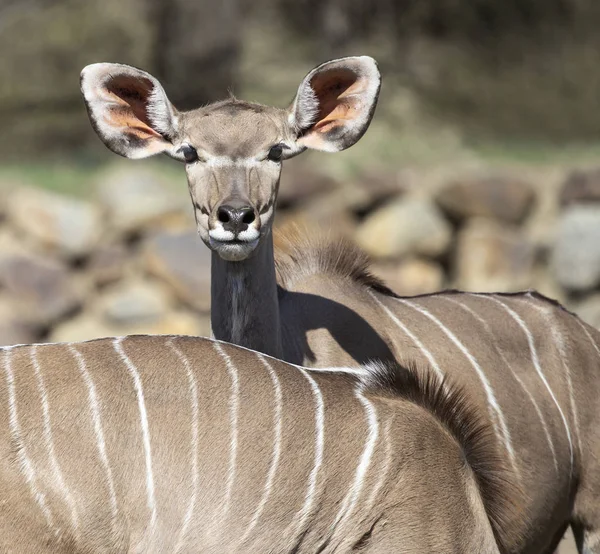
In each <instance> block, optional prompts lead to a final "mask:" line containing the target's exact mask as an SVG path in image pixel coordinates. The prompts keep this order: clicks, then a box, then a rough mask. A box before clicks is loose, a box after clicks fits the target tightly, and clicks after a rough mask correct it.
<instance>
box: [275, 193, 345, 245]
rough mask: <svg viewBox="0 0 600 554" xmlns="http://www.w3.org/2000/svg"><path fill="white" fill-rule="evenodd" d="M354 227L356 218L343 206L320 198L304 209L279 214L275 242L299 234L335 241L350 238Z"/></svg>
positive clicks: (276, 221)
mask: <svg viewBox="0 0 600 554" xmlns="http://www.w3.org/2000/svg"><path fill="white" fill-rule="evenodd" d="M354 227H355V222H354V218H353V217H352V216H351V215H350V214H349V213H348V211H346V210H344V209H343V205H341V204H340V203H339V202H337V203H336V202H335V201H334V200H332V199H324V198H318V199H317V200H314V201H313V202H310V203H307V204H305V205H304V206H303V207H302V209H295V210H293V211H288V212H285V213H284V214H279V215H278V216H277V217H276V218H275V224H274V228H275V233H274V240H275V242H276V243H277V241H279V240H280V239H281V238H283V239H285V237H286V236H290V235H291V236H293V235H295V234H297V233H301V234H304V233H316V234H326V235H327V236H328V237H330V238H331V239H332V240H333V239H335V238H336V237H347V236H350V235H351V234H352V231H353V229H354Z"/></svg>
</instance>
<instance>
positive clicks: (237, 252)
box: [210, 239, 258, 262]
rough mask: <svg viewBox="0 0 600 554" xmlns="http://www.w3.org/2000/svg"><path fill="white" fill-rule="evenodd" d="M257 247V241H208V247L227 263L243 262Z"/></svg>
mask: <svg viewBox="0 0 600 554" xmlns="http://www.w3.org/2000/svg"><path fill="white" fill-rule="evenodd" d="M257 245H258V239H256V240H253V241H249V242H234V243H229V242H226V241H218V240H214V239H210V247H211V249H212V250H214V251H215V252H216V253H217V254H218V255H219V256H220V257H221V258H222V259H223V260H226V261H228V262H241V261H242V260H245V259H246V258H247V257H248V256H250V254H252V252H254V250H255V249H256V247H257Z"/></svg>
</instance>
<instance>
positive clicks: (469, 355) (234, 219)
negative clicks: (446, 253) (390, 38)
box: [82, 57, 600, 554]
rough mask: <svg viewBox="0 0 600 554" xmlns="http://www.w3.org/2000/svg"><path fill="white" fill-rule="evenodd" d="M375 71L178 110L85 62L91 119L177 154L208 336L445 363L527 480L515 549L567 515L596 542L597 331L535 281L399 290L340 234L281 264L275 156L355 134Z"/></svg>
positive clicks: (372, 92)
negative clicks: (484, 289)
mask: <svg viewBox="0 0 600 554" xmlns="http://www.w3.org/2000/svg"><path fill="white" fill-rule="evenodd" d="M379 82H380V81H379V73H378V71H377V68H376V65H375V63H374V61H373V60H371V59H370V58H365V57H360V58H344V59H341V60H334V61H333V62H328V63H326V64H323V65H321V66H319V67H317V68H316V69H314V70H313V71H311V72H310V73H309V74H308V75H307V76H306V78H305V79H304V80H303V81H302V83H301V84H300V87H299V89H298V93H297V95H296V97H295V99H294V101H293V102H292V104H291V106H290V107H289V108H288V109H286V110H281V109H277V108H269V107H264V106H259V105H256V104H250V103H246V102H241V101H238V100H235V99H229V100H227V101H224V102H221V103H217V104H213V105H211V106H207V107H204V108H199V109H198V110H194V111H191V112H186V113H180V112H177V110H176V109H175V108H174V107H173V106H172V105H171V104H170V103H169V101H168V99H167V96H166V94H165V92H164V90H163V88H162V87H161V85H160V83H158V81H157V80H156V79H154V77H152V76H150V75H149V74H147V73H145V72H141V71H140V70H137V69H133V68H130V67H128V66H121V65H116V64H95V65H92V66H88V67H87V68H86V69H85V70H84V71H83V73H82V91H83V94H84V97H85V99H86V104H87V107H88V112H89V115H90V118H91V120H92V123H93V125H94V127H95V129H96V131H97V132H98V134H99V135H100V137H101V138H102V139H103V140H104V142H105V143H106V144H107V146H108V147H109V148H111V149H112V150H113V151H115V152H117V153H119V154H121V155H124V156H127V157H130V158H137V157H145V156H149V155H153V154H155V153H158V152H165V153H167V154H169V155H171V156H173V157H176V158H177V157H179V158H180V159H184V160H185V161H186V172H187V177H188V184H189V188H190V194H191V197H192V201H193V205H194V210H195V214H196V220H197V224H198V231H199V234H200V236H201V237H202V239H203V240H204V241H205V242H206V244H207V245H208V246H209V247H210V248H211V249H212V250H213V255H212V310H211V311H212V315H211V318H212V327H213V333H214V335H215V337H216V338H218V339H221V340H227V341H230V342H234V343H236V344H240V345H242V346H247V347H249V348H253V349H256V350H259V351H261V352H264V353H267V354H271V355H274V356H277V357H281V358H283V359H284V360H286V361H290V362H295V363H302V364H304V365H308V366H313V367H327V366H331V365H340V364H343V365H346V366H352V365H356V364H357V363H365V362H367V361H368V360H371V359H380V360H392V359H395V358H397V359H402V360H409V361H417V362H419V363H422V362H426V363H428V364H429V365H430V366H431V367H432V368H433V370H434V371H436V372H438V373H439V374H449V375H451V377H452V379H453V380H456V381H457V382H459V383H460V385H461V386H462V387H464V388H465V390H466V391H467V393H468V394H469V396H470V397H471V398H473V399H474V401H475V402H476V403H477V405H478V406H479V409H480V410H481V413H482V414H484V415H485V417H487V418H488V421H489V423H490V425H491V426H492V428H493V429H494V432H495V436H496V439H497V442H498V445H499V448H501V451H502V452H503V454H504V456H505V458H506V460H507V463H508V464H509V466H510V468H511V470H512V474H513V479H514V481H515V483H518V484H520V485H521V486H522V488H523V489H524V490H525V491H527V493H528V496H529V498H528V500H527V501H526V503H525V508H526V510H525V513H526V514H527V517H525V518H523V519H521V520H520V522H519V525H520V528H519V532H518V535H519V536H523V537H524V541H523V543H522V544H521V545H520V546H519V548H518V550H515V551H518V552H524V553H539V552H551V551H552V550H553V549H554V548H555V546H556V545H557V544H558V541H559V540H560V537H561V536H562V534H563V532H564V530H565V528H566V527H567V526H568V525H569V524H572V525H573V528H574V531H575V534H576V538H577V540H578V543H579V547H580V551H581V552H582V553H586V554H590V553H600V456H599V454H598V452H599V451H600V431H599V430H600V406H599V402H600V400H599V399H600V350H599V348H600V337H599V335H598V333H597V332H596V331H595V330H594V329H592V328H591V327H588V326H587V325H585V324H583V323H582V322H581V321H580V320H579V319H578V318H577V317H576V316H574V315H572V314H569V313H568V312H566V311H565V310H563V309H562V308H561V307H560V306H557V305H556V304H554V303H552V302H551V301H548V300H546V299H544V298H542V297H540V296H537V295H535V294H533V293H524V294H521V295H508V296H503V295H474V294H466V293H444V294H437V295H429V296H422V297H416V298H399V297H397V296H396V295H395V294H394V293H393V292H392V291H390V290H389V289H387V288H386V287H385V286H384V285H383V284H382V283H380V282H378V281H377V280H376V279H374V278H372V277H371V276H370V275H369V273H368V270H367V264H366V262H365V261H364V260H363V258H361V254H360V253H357V252H356V251H354V250H352V249H349V248H346V247H344V246H338V245H333V246H332V245H327V246H323V245H319V244H314V243H313V244H311V243H304V242H303V243H299V241H296V248H295V251H292V253H291V254H290V255H289V256H288V257H287V259H284V260H283V261H282V262H281V263H280V265H279V267H278V271H276V265H275V260H274V254H273V241H272V235H271V225H272V220H273V214H274V203H275V200H276V196H277V190H278V185H279V177H280V171H281V160H283V159H285V158H287V157H290V156H292V155H295V154H298V153H300V152H301V151H303V150H304V149H306V148H314V149H318V150H324V151H331V152H333V151H338V150H342V149H344V148H347V147H349V146H351V145H352V144H354V143H355V142H356V141H357V140H358V139H359V138H360V137H361V136H362V134H363V133H364V132H365V131H366V128H367V127H368V124H369V122H370V120H371V117H372V115H373V111H374V107H375V104H376V100H377V95H378V91H379ZM278 272H279V283H278V281H277V274H278Z"/></svg>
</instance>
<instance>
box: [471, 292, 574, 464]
mask: <svg viewBox="0 0 600 554" xmlns="http://www.w3.org/2000/svg"><path fill="white" fill-rule="evenodd" d="M476 296H477V297H479V298H487V299H489V300H490V301H492V302H495V303H496V304H498V305H499V306H502V308H503V309H504V310H505V311H506V312H507V313H508V314H509V315H510V316H511V317H512V318H513V319H514V320H515V321H516V322H517V324H518V325H519V327H520V328H521V329H522V330H523V332H524V333H525V336H526V337H527V344H528V345H529V353H530V355H531V360H532V362H533V367H534V368H535V371H536V373H537V374H538V376H539V377H540V379H541V380H542V383H543V384H544V386H545V387H546V390H547V391H548V393H549V394H550V397H551V398H552V401H553V402H554V404H555V405H556V408H557V410H558V412H559V414H560V417H561V419H562V422H563V425H564V427H565V432H566V435H567V440H568V441H569V452H570V459H571V472H572V471H573V441H572V440H571V431H570V429H569V424H568V423H567V418H566V417H565V414H564V413H563V411H562V408H561V407H560V405H559V403H558V400H557V399H556V396H555V395H554V392H552V389H551V388H550V384H549V383H548V381H547V380H546V376H545V375H544V372H543V371H542V367H541V365H540V360H539V358H538V353H537V349H536V347H535V342H534V339H533V335H532V334H531V331H530V330H529V328H528V327H527V325H526V324H525V322H524V321H523V319H522V318H521V316H520V315H519V314H518V313H517V312H515V311H514V310H513V309H512V308H511V307H510V306H508V305H507V304H506V303H504V302H503V301H502V300H500V299H499V298H496V297H495V296H486V295H482V294H477V295H476Z"/></svg>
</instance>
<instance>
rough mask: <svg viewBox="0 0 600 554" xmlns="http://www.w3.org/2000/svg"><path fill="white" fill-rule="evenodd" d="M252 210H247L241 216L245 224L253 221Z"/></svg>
mask: <svg viewBox="0 0 600 554" xmlns="http://www.w3.org/2000/svg"><path fill="white" fill-rule="evenodd" d="M254 218H255V216H254V210H248V211H247V212H246V213H245V214H244V217H243V218H242V222H243V223H245V224H246V225H249V224H250V223H252V222H253V221H254Z"/></svg>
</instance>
